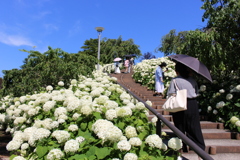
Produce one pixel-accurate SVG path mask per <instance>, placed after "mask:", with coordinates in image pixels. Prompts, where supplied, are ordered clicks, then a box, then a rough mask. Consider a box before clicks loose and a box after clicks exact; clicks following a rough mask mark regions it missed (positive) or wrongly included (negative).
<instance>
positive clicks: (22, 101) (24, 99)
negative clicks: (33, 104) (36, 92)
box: [19, 96, 27, 103]
mask: <svg viewBox="0 0 240 160" xmlns="http://www.w3.org/2000/svg"><path fill="white" fill-rule="evenodd" d="M19 100H20V102H21V103H24V102H25V101H26V100H27V97H26V96H21V97H20V98H19Z"/></svg>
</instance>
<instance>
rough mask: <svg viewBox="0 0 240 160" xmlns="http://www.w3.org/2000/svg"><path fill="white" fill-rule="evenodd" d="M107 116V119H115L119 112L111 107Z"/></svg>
mask: <svg viewBox="0 0 240 160" xmlns="http://www.w3.org/2000/svg"><path fill="white" fill-rule="evenodd" d="M105 116H106V118H107V120H110V121H111V120H113V119H114V118H117V112H116V110H115V109H109V110H107V111H106V113H105Z"/></svg>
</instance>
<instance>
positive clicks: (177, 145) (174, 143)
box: [168, 137, 182, 151]
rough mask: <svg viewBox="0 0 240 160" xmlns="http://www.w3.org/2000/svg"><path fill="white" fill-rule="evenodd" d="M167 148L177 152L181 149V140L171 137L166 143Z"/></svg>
mask: <svg viewBox="0 0 240 160" xmlns="http://www.w3.org/2000/svg"><path fill="white" fill-rule="evenodd" d="M168 147H169V148H172V149H173V150H175V151H177V150H179V149H181V148H182V140H181V139H179V138H178V137H173V138H171V139H170V140H169V141H168Z"/></svg>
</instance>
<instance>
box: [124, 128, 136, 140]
mask: <svg viewBox="0 0 240 160" xmlns="http://www.w3.org/2000/svg"><path fill="white" fill-rule="evenodd" d="M125 133H126V136H127V137H128V138H132V137H137V136H138V134H137V131H136V128H135V127H132V126H127V127H126V128H125Z"/></svg>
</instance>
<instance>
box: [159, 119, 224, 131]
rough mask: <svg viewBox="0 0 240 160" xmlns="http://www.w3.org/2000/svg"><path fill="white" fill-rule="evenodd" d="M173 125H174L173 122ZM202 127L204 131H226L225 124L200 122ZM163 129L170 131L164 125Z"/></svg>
mask: <svg viewBox="0 0 240 160" xmlns="http://www.w3.org/2000/svg"><path fill="white" fill-rule="evenodd" d="M171 123H172V124H173V122H172V121H171ZM200 125H201V128H202V129H224V127H223V124H222V123H217V122H209V121H200ZM163 129H169V128H168V126H166V125H164V127H163ZM169 131H170V129H169ZM217 131H220V130H217Z"/></svg>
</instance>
